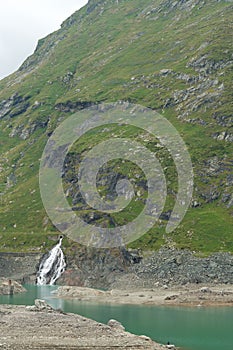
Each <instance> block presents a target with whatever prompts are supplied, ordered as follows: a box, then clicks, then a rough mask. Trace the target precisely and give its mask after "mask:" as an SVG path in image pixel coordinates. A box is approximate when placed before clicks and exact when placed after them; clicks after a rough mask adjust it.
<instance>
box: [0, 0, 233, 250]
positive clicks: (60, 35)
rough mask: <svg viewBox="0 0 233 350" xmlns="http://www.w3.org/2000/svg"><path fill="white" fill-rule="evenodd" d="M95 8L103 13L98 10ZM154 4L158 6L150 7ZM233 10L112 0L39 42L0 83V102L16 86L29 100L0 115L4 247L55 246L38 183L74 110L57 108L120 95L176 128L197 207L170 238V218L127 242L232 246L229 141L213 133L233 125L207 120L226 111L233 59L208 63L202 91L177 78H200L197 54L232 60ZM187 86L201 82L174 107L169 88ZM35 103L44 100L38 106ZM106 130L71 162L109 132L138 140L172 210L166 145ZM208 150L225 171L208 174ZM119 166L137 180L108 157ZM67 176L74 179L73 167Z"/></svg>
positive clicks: (92, 136)
mask: <svg viewBox="0 0 233 350" xmlns="http://www.w3.org/2000/svg"><path fill="white" fill-rule="evenodd" d="M101 6H104V11H103V13H101V15H100V14H99V13H100V12H101V8H100V7H101ZM153 8H157V10H156V11H155V12H152V13H151V14H147V13H148V12H149V11H150V10H152V9H153ZM158 9H161V11H158ZM146 14H147V15H146ZM158 14H159V15H158ZM179 16H180V19H179ZM232 16H233V15H232V5H231V4H230V3H229V2H227V1H221V2H219V1H215V0H210V1H208V2H206V4H205V5H204V6H203V7H201V8H199V7H198V6H196V7H195V8H194V9H193V10H192V11H185V10H181V9H180V8H179V6H177V8H175V9H173V10H171V8H167V7H166V2H165V1H162V0H153V1H151V0H143V1H142V0H140V1H139V0H127V1H126V0H125V1H120V2H119V5H118V6H116V4H115V1H108V2H105V4H104V5H100V6H97V7H95V8H94V9H93V11H92V12H90V13H88V14H87V12H86V7H84V8H83V9H81V10H80V11H78V12H77V13H75V14H74V15H73V21H74V24H73V25H70V24H69V23H68V22H66V23H65V24H64V25H63V26H62V28H61V29H60V30H59V31H57V32H55V33H53V34H51V35H49V36H48V37H47V38H45V39H43V40H41V41H40V42H39V46H38V49H37V50H36V52H35V53H34V55H33V56H32V57H31V58H29V60H28V61H27V62H28V64H29V67H28V68H25V67H26V65H24V69H22V70H21V71H19V72H16V73H14V74H13V75H11V76H10V77H8V78H5V79H4V80H2V81H0V102H1V101H3V100H4V99H8V98H9V97H10V96H12V95H13V94H14V93H15V92H18V94H19V95H21V96H23V97H27V101H28V102H29V103H30V107H29V108H28V110H27V111H26V112H25V113H22V114H20V115H18V116H16V117H13V118H10V117H9V116H6V117H4V118H3V119H0V152H1V160H0V169H1V171H0V193H1V198H0V201H1V202H0V204H1V206H0V232H1V233H0V236H1V242H0V251H1V250H4V251H7V250H19V251H24V250H25V251H29V250H36V249H37V247H41V246H42V243H43V242H46V246H47V245H48V246H51V244H52V242H53V241H52V240H50V239H49V238H48V237H50V236H52V237H53V236H54V235H55V236H56V235H57V234H58V232H57V231H56V229H55V228H54V226H53V225H52V223H51V222H50V221H49V220H47V214H46V213H45V210H44V208H43V205H42V202H41V198H40V192H39V184H38V171H39V161H40V158H41V154H42V151H43V149H44V146H45V143H46V141H47V139H48V135H49V134H50V133H51V132H52V131H53V130H54V129H55V128H56V127H57V126H58V125H59V123H60V122H61V121H62V120H64V119H65V118H66V117H68V116H69V115H70V114H72V111H70V112H67V111H60V110H58V109H57V108H56V106H57V105H58V104H59V103H63V104H67V103H68V102H70V103H78V102H79V103H81V102H89V101H91V102H100V101H104V102H113V101H118V100H124V101H131V102H132V103H137V104H141V105H144V106H147V107H150V108H153V109H155V110H157V111H158V112H160V113H161V114H162V115H163V116H164V117H166V118H167V119H168V120H169V121H170V122H171V123H172V124H173V125H174V126H175V127H176V128H177V130H178V131H179V133H180V135H181V136H182V137H183V139H184V141H185V142H186V145H187V148H188V151H189V153H190V156H191V159H192V162H193V168H194V175H195V186H194V187H195V191H194V198H195V199H196V200H198V202H200V204H201V206H200V207H199V208H190V210H189V211H188V213H187V215H186V216H185V218H184V220H183V222H182V224H181V225H180V226H179V227H178V228H177V229H176V230H175V232H174V233H172V234H171V235H166V234H165V226H166V222H163V221H162V222H160V223H159V224H158V225H156V226H155V227H154V228H152V229H151V230H150V231H149V232H148V233H147V234H146V235H145V236H143V237H141V238H140V239H139V240H137V241H136V242H133V243H131V246H132V247H139V248H143V249H145V250H150V249H158V248H159V247H160V246H161V245H163V244H166V245H172V246H173V245H175V246H177V247H179V248H189V249H191V250H193V251H196V252H202V253H203V254H209V253H210V252H212V251H218V250H220V251H231V252H233V246H232V244H233V239H232V238H233V237H232V215H233V209H232V207H231V208H227V207H226V204H224V203H223V202H222V195H223V194H224V193H226V192H227V193H232V186H230V185H227V177H228V176H229V175H230V174H231V173H232V143H230V142H228V143H227V142H224V141H217V140H215V139H213V137H212V135H213V134H214V133H216V132H223V131H226V130H227V131H228V132H229V133H233V131H232V123H229V125H228V126H227V127H225V126H221V125H219V124H218V123H217V121H216V119H214V118H213V115H214V114H216V115H218V116H228V117H230V115H232V107H233V106H232V97H233V96H232V66H230V65H229V66H225V67H224V66H223V67H222V68H211V69H210V71H209V72H208V73H207V78H208V79H209V81H214V80H216V79H218V83H216V86H210V87H208V86H207V87H206V88H205V87H203V88H202V89H201V88H200V87H199V84H200V82H198V80H197V81H196V82H195V81H194V80H193V81H192V82H191V83H190V82H186V81H185V80H182V79H181V78H180V77H179V76H180V74H189V75H190V77H192V78H193V79H194V78H196V79H198V76H199V72H197V71H196V70H195V69H194V68H193V67H192V66H191V65H190V64H189V63H190V62H191V61H192V60H194V59H195V60H197V59H199V58H201V57H203V56H206V58H207V60H208V61H209V62H211V63H215V64H216V63H219V64H223V63H227V61H229V60H231V59H232V35H231V32H232V30H231V23H232ZM194 33H195V35H194ZM54 43H56V44H55V45H54ZM203 44H204V45H203ZM30 62H31V63H30ZM162 69H171V73H170V74H167V75H163V74H161V73H160V71H161V70H162ZM68 72H72V74H73V75H72V76H71V78H70V80H68V81H67V80H65V79H64V78H65V77H66V76H67V73H68ZM25 73H26V74H25ZM222 83H223V84H224V90H222V92H221V95H219V96H218V97H216V98H215V99H214V101H208V102H207V103H205V104H203V105H201V106H200V107H199V108H198V109H197V110H194V111H191V109H190V105H189V103H191V102H192V101H195V100H196V98H197V96H198V95H200V94H202V93H203V92H204V93H210V92H216V91H218V86H220V85H221V84H222ZM191 87H194V88H195V89H197V90H196V92H194V94H193V95H190V96H189V97H188V98H187V99H186V100H185V101H183V103H182V104H180V105H179V106H180V107H181V109H180V111H178V110H177V105H175V104H174V99H173V96H174V92H177V91H181V90H187V89H189V88H191ZM198 89H199V90H198ZM36 101H38V102H40V106H39V107H37V108H34V106H35V102H36ZM166 101H171V105H170V107H165V103H166ZM13 108H15V107H13ZM183 112H188V116H187V119H189V118H190V119H196V120H197V119H202V120H203V121H204V122H205V123H206V124H205V125H201V124H199V123H188V122H186V121H185V120H184V119H182V118H177V117H178V115H179V114H181V113H183ZM46 121H47V122H48V124H47V126H44V127H43V128H42V127H37V128H36V130H35V131H34V132H33V133H31V135H30V136H29V137H28V138H27V139H25V140H23V139H22V138H20V133H21V132H20V131H18V134H17V135H16V136H15V137H9V134H10V133H11V132H12V130H15V129H17V128H18V129H17V130H28V129H29V128H31V127H32V125H34V124H38V123H39V122H40V123H42V122H46ZM109 129H110V131H109V132H100V130H98V129H96V130H92V131H91V132H89V133H88V134H87V135H86V136H85V137H82V138H81V139H80V140H79V141H78V142H77V143H76V144H75V145H74V147H73V148H72V150H71V152H70V159H75V157H77V155H78V156H81V157H84V156H85V154H86V152H87V151H88V150H89V148H90V147H93V146H94V145H96V144H98V143H99V142H101V141H103V140H107V139H108V138H109V136H110V134H115V135H119V137H128V138H132V139H134V140H137V141H139V142H142V144H144V145H145V146H146V147H148V148H149V149H150V150H152V151H155V152H157V156H158V158H159V160H160V162H161V164H162V166H163V168H164V172H165V175H166V179H167V182H168V190H169V191H168V192H169V194H168V198H167V202H166V205H165V209H164V210H165V211H167V210H171V209H172V208H173V205H174V202H175V192H176V191H177V173H176V170H175V167H174V163H173V161H172V160H171V159H170V158H169V153H168V151H167V150H166V149H161V150H158V149H157V148H156V147H155V145H156V143H157V140H156V139H153V138H150V136H149V135H146V134H143V131H141V130H137V129H135V128H134V127H125V128H120V129H119V126H116V125H115V126H114V125H113V126H111V127H109ZM148 138H149V141H146V142H145V141H144V139H148ZM214 157H218V160H219V161H220V162H221V164H222V170H221V171H220V172H218V173H217V174H215V175H210V174H209V173H208V169H207V168H208V166H207V164H208V160H210V159H211V158H214ZM118 168H119V169H120V170H119V172H120V174H121V176H125V175H127V176H128V175H131V177H134V175H135V173H136V172H137V170H136V169H135V168H134V167H133V166H130V165H129V164H128V163H127V162H126V163H125V164H120V163H114V164H111V169H113V170H114V171H115V170H116V169H118ZM77 170H78V164H76V168H75V171H77ZM67 175H68V176H73V173H72V171H71V169H70V171H69V172H68V173H67ZM103 175H104V176H107V174H103ZM12 177H13V178H14V179H15V183H14V184H10V186H8V185H9V184H8V185H7V179H9V178H12ZM67 187H69V184H68V183H66V182H64V188H65V189H66V188H67ZM212 187H216V188H217V191H218V192H219V198H218V199H217V200H215V201H214V202H213V203H206V200H205V199H203V197H202V194H203V193H205V192H206V191H209V190H210V189H211V188H212ZM136 189H138V188H137V184H136ZM99 191H100V193H101V194H102V195H106V193H107V192H106V191H107V189H106V187H102V188H100V189H99ZM141 192H142V194H141V196H142V197H141V199H142V200H144V199H145V198H146V191H145V190H142V189H141ZM69 200H70V202H72V199H69ZM141 204H142V201H132V203H131V205H130V206H129V208H126V209H125V210H124V211H122V212H121V213H118V214H114V215H113V218H114V220H115V221H116V222H117V223H118V224H123V223H124V222H126V221H127V220H128V221H129V220H131V218H133V217H135V216H137V215H138V213H139V212H140V211H141V208H142V207H141ZM77 206H79V208H80V210H79V214H80V215H81V216H82V215H84V216H85V215H86V214H87V213H89V212H90V208H85V209H81V207H82V205H81V204H80V203H79V204H77ZM99 223H100V224H104V220H103V219H102V218H101V219H100V220H99ZM12 237H16V239H15V240H12ZM70 244H71V242H70ZM67 245H68V243H67ZM41 249H43V248H41Z"/></svg>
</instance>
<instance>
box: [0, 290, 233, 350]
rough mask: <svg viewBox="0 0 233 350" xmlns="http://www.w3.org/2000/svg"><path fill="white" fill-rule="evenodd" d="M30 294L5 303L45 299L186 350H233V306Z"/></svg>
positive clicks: (46, 292)
mask: <svg viewBox="0 0 233 350" xmlns="http://www.w3.org/2000/svg"><path fill="white" fill-rule="evenodd" d="M25 287H26V288H27V290H28V292H27V293H23V294H20V295H14V296H0V303H1V304H16V305H17V304H18V305H20V304H22V305H33V304H34V300H35V299H37V298H38V299H45V300H46V301H47V302H48V303H49V304H50V305H51V306H53V307H54V308H60V309H62V310H63V311H65V312H73V313H78V314H80V315H83V316H85V317H89V318H92V319H94V320H96V321H98V322H102V323H107V322H108V320H109V319H111V318H114V319H116V320H118V321H120V322H121V323H122V324H123V325H124V326H125V328H126V330H127V331H130V332H132V333H135V334H139V335H141V334H144V335H147V336H149V337H151V338H152V339H154V340H155V341H158V342H161V343H165V344H166V343H167V342H168V341H169V342H170V343H171V344H175V345H176V346H179V347H182V348H183V349H186V350H233V307H208V308H204V307H201V308H188V307H173V306H172V307H171V306H170V307H161V306H135V305H109V304H93V303H85V302H80V301H78V300H76V301H74V300H63V299H56V298H54V297H53V294H52V292H53V291H55V290H56V288H57V287H55V286H41V287H39V286H32V285H27V286H25Z"/></svg>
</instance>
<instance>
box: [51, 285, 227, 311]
mask: <svg viewBox="0 0 233 350" xmlns="http://www.w3.org/2000/svg"><path fill="white" fill-rule="evenodd" d="M56 297H59V298H64V299H77V300H81V301H85V302H93V303H101V304H102V303H104V304H105V303H107V304H134V305H175V306H179V305H183V306H198V307H200V306H233V286H232V285H231V286H230V285H229V286H228V287H226V285H218V286H209V287H207V286H199V288H197V286H196V285H189V286H185V287H183V286H179V287H178V286H176V287H171V288H169V287H168V286H164V287H162V288H161V287H158V288H152V289H137V290H135V289H131V290H126V289H124V290H120V289H113V290H110V291H103V290H97V289H92V288H83V287H75V286H73V287H72V286H61V287H59V288H58V290H57V292H56Z"/></svg>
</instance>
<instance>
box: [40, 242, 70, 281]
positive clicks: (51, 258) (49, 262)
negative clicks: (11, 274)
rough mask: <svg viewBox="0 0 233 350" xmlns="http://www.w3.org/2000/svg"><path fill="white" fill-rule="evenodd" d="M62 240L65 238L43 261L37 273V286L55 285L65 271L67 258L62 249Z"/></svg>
mask: <svg viewBox="0 0 233 350" xmlns="http://www.w3.org/2000/svg"><path fill="white" fill-rule="evenodd" d="M62 239H63V237H62V236H61V237H60V239H59V243H58V244H56V245H55V246H54V247H53V248H52V249H51V250H50V251H49V253H48V255H47V256H46V257H45V258H44V259H43V260H42V261H41V263H40V266H39V270H38V273H37V281H36V283H37V285H40V286H43V285H46V284H50V285H53V284H54V283H55V282H56V280H57V279H58V278H59V277H60V276H61V274H62V273H63V272H64V271H65V267H66V263H65V257H64V254H63V251H62V249H61V244H62Z"/></svg>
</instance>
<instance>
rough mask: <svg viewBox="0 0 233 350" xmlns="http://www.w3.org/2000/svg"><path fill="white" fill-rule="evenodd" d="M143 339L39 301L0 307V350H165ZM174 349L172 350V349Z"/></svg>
mask: <svg viewBox="0 0 233 350" xmlns="http://www.w3.org/2000/svg"><path fill="white" fill-rule="evenodd" d="M168 348H170V349H171V347H169V346H165V345H160V344H157V343H155V342H154V341H152V340H151V339H150V338H148V337H146V336H136V335H133V334H131V333H128V332H126V331H125V330H124V327H123V326H122V325H121V324H120V323H119V322H117V321H115V320H110V321H109V323H108V325H104V324H102V323H98V322H96V321H93V320H90V319H88V318H85V317H83V316H79V315H75V314H67V313H63V312H61V311H55V310H53V309H52V308H51V307H50V306H48V305H47V304H46V303H45V302H44V301H42V300H36V301H35V305H34V306H29V307H28V306H27V307H26V306H10V305H0V349H4V350H19V349H20V350H29V349H30V350H38V349H40V350H49V349H54V350H55V349H59V350H61V349H69V350H71V349H76V350H116V349H117V350H119V349H122V350H126V349H127V350H164V349H168ZM173 349H175V348H173Z"/></svg>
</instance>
